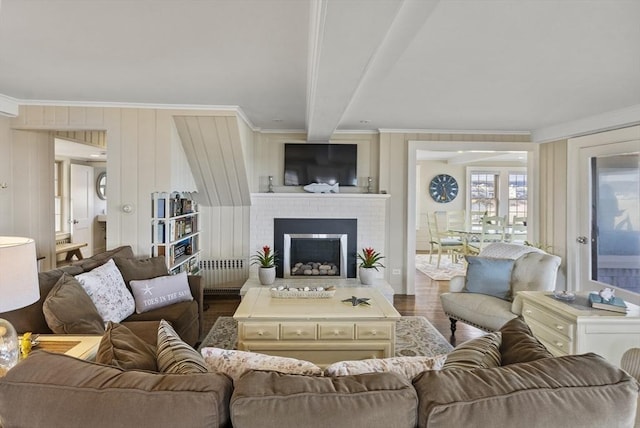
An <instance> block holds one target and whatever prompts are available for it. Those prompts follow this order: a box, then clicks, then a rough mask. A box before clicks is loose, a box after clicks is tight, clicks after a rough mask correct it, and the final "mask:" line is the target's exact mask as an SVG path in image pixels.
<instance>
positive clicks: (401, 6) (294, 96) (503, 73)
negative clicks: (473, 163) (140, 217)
mask: <svg viewBox="0 0 640 428" xmlns="http://www.w3.org/2000/svg"><path fill="white" fill-rule="evenodd" d="M0 1H1V3H0V94H3V95H5V96H7V97H10V98H13V99H16V100H19V101H21V102H33V101H53V102H95V103H149V104H177V105H186V106H195V105H202V106H238V107H239V108H240V109H241V110H242V111H243V112H244V114H245V115H246V117H247V118H248V119H249V121H250V123H251V124H252V126H254V127H256V128H260V129H263V130H305V131H307V132H308V135H309V140H314V141H315V140H317V141H321V140H328V139H329V137H330V136H331V134H333V132H334V131H335V130H377V129H381V128H382V129H443V130H452V131H453V130H478V131H482V130H487V131H497V130H501V131H523V132H527V131H535V130H539V129H544V128H548V127H553V126H555V125H558V124H562V123H566V122H571V121H575V120H579V119H581V118H585V117H589V116H594V115H601V114H604V113H607V112H611V111H615V110H620V109H625V108H629V107H636V106H640V1H638V0H589V1H583V0H546V1H539V0H529V1H527V0H500V1H498V0H495V1H494V0H485V1H477V0H455V1H453V0H441V1H430V0H375V1H372V0H296V1H294V0H211V1H197V0H192V1H190V0H164V1H148V0H119V1H111V0H30V1H24V0H0Z"/></svg>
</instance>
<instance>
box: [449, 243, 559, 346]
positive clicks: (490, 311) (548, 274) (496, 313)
mask: <svg viewBox="0 0 640 428" xmlns="http://www.w3.org/2000/svg"><path fill="white" fill-rule="evenodd" d="M478 257H480V258H483V259H484V258H490V259H492V260H495V259H503V260H509V259H510V260H514V262H513V268H512V269H511V273H510V277H509V276H508V277H507V282H508V284H507V287H508V290H507V293H506V294H507V295H506V296H504V298H501V297H496V296H494V295H489V294H483V293H482V292H477V290H476V292H469V289H475V287H474V284H472V283H471V282H469V284H467V277H465V276H457V277H454V278H452V279H451V281H450V282H449V292H448V293H443V294H441V295H440V302H441V303H442V308H443V309H444V312H445V314H447V316H448V317H449V320H450V321H451V334H452V335H453V334H455V331H456V321H462V322H464V323H466V324H470V325H472V326H474V327H477V328H480V329H482V330H485V331H496V330H499V329H500V327H502V326H503V325H504V324H505V323H506V322H507V321H509V320H511V319H513V318H516V317H518V316H520V315H521V314H522V302H521V300H520V298H518V292H519V291H524V290H529V291H549V292H551V291H553V290H554V289H555V285H556V276H557V274H558V267H559V266H560V261H561V260H560V257H558V256H554V255H552V254H548V253H546V252H544V251H542V250H539V249H537V248H533V247H529V246H525V245H521V244H509V243H492V244H489V245H488V246H487V247H486V248H485V249H484V250H482V251H481V252H480V254H479V256H478ZM468 269H474V267H472V266H471V265H469V268H468ZM476 273H477V272H471V271H468V274H469V275H470V276H469V281H471V280H472V279H473V278H474V277H476V278H477V275H476ZM507 275H509V274H508V273H507ZM509 278H510V280H509Z"/></svg>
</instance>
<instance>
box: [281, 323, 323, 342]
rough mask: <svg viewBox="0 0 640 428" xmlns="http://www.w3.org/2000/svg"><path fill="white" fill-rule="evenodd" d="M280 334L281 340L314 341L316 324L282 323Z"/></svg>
mask: <svg viewBox="0 0 640 428" xmlns="http://www.w3.org/2000/svg"><path fill="white" fill-rule="evenodd" d="M280 333H281V336H280V338H281V339H282V340H316V323H314V322H306V323H302V322H298V323H282V324H281V325H280Z"/></svg>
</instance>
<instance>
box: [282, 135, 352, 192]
mask: <svg viewBox="0 0 640 428" xmlns="http://www.w3.org/2000/svg"><path fill="white" fill-rule="evenodd" d="M357 159H358V146H357V145H356V144H315V143H310V144H304V143H302V144H294V143H286V144H285V145H284V184H285V186H306V185H307V184H310V183H327V184H331V185H333V184H336V183H339V184H340V186H357V185H358V177H357V175H356V174H357Z"/></svg>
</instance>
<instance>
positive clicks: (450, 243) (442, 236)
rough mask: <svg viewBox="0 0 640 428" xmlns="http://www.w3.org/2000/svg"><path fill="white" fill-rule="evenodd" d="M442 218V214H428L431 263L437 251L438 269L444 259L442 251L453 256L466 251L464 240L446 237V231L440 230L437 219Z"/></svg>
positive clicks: (436, 212)
mask: <svg viewBox="0 0 640 428" xmlns="http://www.w3.org/2000/svg"><path fill="white" fill-rule="evenodd" d="M440 216H442V213H441V212H438V211H435V212H433V213H432V214H427V225H428V229H429V246H430V250H429V263H432V258H433V254H434V252H435V251H436V250H437V253H438V260H437V262H436V267H438V268H439V267H440V260H441V259H442V251H443V250H444V251H445V253H446V254H448V255H450V256H453V255H454V254H457V253H459V252H462V251H463V250H464V243H463V242H462V239H460V238H455V237H449V236H447V235H446V231H442V230H439V229H438V222H437V218H438V217H440Z"/></svg>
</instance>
